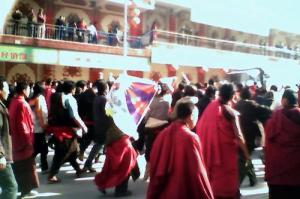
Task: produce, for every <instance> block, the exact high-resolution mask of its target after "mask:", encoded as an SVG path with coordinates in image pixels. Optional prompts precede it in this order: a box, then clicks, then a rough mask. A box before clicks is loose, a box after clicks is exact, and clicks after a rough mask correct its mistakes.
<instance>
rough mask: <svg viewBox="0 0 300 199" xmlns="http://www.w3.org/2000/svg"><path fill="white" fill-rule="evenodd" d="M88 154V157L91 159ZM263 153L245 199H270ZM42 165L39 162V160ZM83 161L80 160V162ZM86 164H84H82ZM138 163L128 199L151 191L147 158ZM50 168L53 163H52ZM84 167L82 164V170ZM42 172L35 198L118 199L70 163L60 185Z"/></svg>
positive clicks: (245, 190) (246, 186)
mask: <svg viewBox="0 0 300 199" xmlns="http://www.w3.org/2000/svg"><path fill="white" fill-rule="evenodd" d="M89 150H90V148H89V149H88V151H89ZM87 155H88V154H87V153H86V154H85V158H86V157H87ZM52 157H53V151H50V152H49V154H48V161H49V163H51V160H52ZM258 157H259V154H258V152H257V151H256V152H255V153H254V154H253V163H254V166H255V170H256V174H257V176H258V179H259V182H258V184H257V185H256V186H254V187H249V181H248V179H245V180H244V182H243V184H242V187H241V194H242V199H267V198H268V187H267V185H266V183H265V182H264V181H263V178H264V165H262V162H261V160H260V159H259V158H258ZM37 162H38V163H39V159H38V158H37ZM79 162H80V161H79ZM103 162H104V156H101V158H100V162H99V163H97V164H94V168H96V170H97V171H98V172H99V171H100V170H101V168H102V165H103ZM80 163H82V164H83V162H80ZM138 163H139V166H140V170H141V177H140V179H139V180H137V181H136V182H133V181H132V180H130V182H129V190H131V191H132V192H133V195H132V196H129V197H124V198H126V199H142V198H145V196H146V192H147V182H145V181H143V179H142V178H143V174H144V170H145V159H144V156H139V158H138ZM49 165H50V164H49ZM82 166H83V165H81V167H82ZM38 173H39V177H40V184H41V185H40V188H38V189H36V191H37V192H38V195H37V196H36V197H31V198H40V199H96V198H97V199H99V198H102V199H109V198H114V189H108V190H107V194H106V195H103V194H102V193H100V192H99V191H98V190H97V188H96V186H95V185H94V183H93V179H94V175H95V173H86V174H83V175H82V177H81V178H76V176H75V171H74V170H73V169H72V167H71V166H70V165H69V164H64V165H63V166H62V167H61V170H60V172H59V174H58V177H59V178H61V180H62V182H61V183H60V184H48V183H47V174H45V175H43V174H42V173H41V170H40V168H39V167H38Z"/></svg>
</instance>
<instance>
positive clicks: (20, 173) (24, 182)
mask: <svg viewBox="0 0 300 199" xmlns="http://www.w3.org/2000/svg"><path fill="white" fill-rule="evenodd" d="M16 92H17V96H16V97H14V98H13V99H12V101H11V103H10V106H9V125H10V132H11V137H12V151H13V162H14V163H13V165H12V166H13V170H14V174H15V177H16V180H17V183H18V188H19V191H21V197H23V196H26V195H32V194H33V192H31V190H32V189H33V188H37V187H38V186H39V179H38V176H37V173H36V167H35V161H34V157H33V153H34V148H33V144H34V135H33V113H32V112H31V108H30V106H29V104H28V103H27V102H26V100H25V98H26V97H28V96H29V93H30V88H29V85H28V84H27V83H26V82H18V83H17V86H16Z"/></svg>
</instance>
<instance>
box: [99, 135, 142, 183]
mask: <svg viewBox="0 0 300 199" xmlns="http://www.w3.org/2000/svg"><path fill="white" fill-rule="evenodd" d="M136 158H137V153H136V151H135V150H134V148H133V146H132V145H131V141H130V139H129V137H128V136H127V135H124V136H122V137H121V138H120V139H119V140H117V141H115V142H113V143H111V144H109V145H107V146H106V158H105V162H104V166H103V168H102V171H101V172H100V173H98V174H97V175H96V176H95V184H96V185H97V187H98V189H106V188H110V187H115V186H117V185H119V184H120V183H121V182H123V181H124V180H125V179H126V178H127V177H128V176H129V174H130V172H131V170H132V169H133V168H134V167H135V166H136V164H137V159H136Z"/></svg>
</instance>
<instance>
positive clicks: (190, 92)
mask: <svg viewBox="0 0 300 199" xmlns="http://www.w3.org/2000/svg"><path fill="white" fill-rule="evenodd" d="M196 94H197V88H196V86H194V85H186V86H185V88H184V93H183V96H196Z"/></svg>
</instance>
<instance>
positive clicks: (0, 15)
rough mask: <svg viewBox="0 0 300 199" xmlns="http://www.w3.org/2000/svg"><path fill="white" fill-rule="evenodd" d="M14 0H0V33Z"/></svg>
mask: <svg viewBox="0 0 300 199" xmlns="http://www.w3.org/2000/svg"><path fill="white" fill-rule="evenodd" d="M15 2H16V0H1V6H0V34H3V28H4V23H5V21H6V17H7V14H8V13H9V12H10V11H11V9H12V8H13V6H14V4H15Z"/></svg>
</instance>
